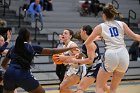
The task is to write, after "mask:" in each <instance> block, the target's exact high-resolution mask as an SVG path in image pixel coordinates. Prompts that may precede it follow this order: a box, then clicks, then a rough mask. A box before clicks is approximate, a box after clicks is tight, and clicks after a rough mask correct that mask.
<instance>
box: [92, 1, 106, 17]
mask: <svg viewBox="0 0 140 93" xmlns="http://www.w3.org/2000/svg"><path fill="white" fill-rule="evenodd" d="M103 6H105V4H103V3H100V2H99V0H91V4H90V12H91V13H94V14H95V17H96V16H98V13H99V12H100V11H102V10H103Z"/></svg>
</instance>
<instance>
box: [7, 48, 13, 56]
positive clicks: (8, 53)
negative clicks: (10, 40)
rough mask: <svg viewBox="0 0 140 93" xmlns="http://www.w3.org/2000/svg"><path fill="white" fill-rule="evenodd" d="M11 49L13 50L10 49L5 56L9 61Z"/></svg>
mask: <svg viewBox="0 0 140 93" xmlns="http://www.w3.org/2000/svg"><path fill="white" fill-rule="evenodd" d="M12 49H13V47H11V48H10V49H9V50H8V52H7V54H6V57H7V58H9V59H11V51H12Z"/></svg>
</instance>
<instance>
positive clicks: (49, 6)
mask: <svg viewBox="0 0 140 93" xmlns="http://www.w3.org/2000/svg"><path fill="white" fill-rule="evenodd" d="M45 4H46V10H47V11H53V5H52V0H45Z"/></svg>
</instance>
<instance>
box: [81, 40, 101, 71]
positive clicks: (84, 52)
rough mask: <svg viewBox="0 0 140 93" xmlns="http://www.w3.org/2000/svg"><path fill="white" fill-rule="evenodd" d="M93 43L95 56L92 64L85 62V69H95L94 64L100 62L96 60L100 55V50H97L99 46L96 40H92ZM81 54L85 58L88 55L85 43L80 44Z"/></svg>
mask: <svg viewBox="0 0 140 93" xmlns="http://www.w3.org/2000/svg"><path fill="white" fill-rule="evenodd" d="M94 43H95V45H96V47H97V48H96V50H95V53H96V57H95V58H94V60H93V64H87V65H86V66H87V70H91V69H93V68H94V69H95V68H96V65H97V64H98V63H100V62H98V61H99V60H100V59H101V55H100V51H99V46H98V44H97V43H96V42H94ZM82 54H83V55H84V56H85V57H86V58H87V57H88V55H87V48H86V46H85V44H84V45H83V46H82Z"/></svg>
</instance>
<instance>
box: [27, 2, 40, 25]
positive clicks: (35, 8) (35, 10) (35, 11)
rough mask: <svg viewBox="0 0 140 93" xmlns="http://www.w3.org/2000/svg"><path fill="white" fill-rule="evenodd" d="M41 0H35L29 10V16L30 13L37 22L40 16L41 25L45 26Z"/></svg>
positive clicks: (33, 20)
mask: <svg viewBox="0 0 140 93" xmlns="http://www.w3.org/2000/svg"><path fill="white" fill-rule="evenodd" d="M39 3H40V0H35V2H32V3H31V4H30V6H29V8H28V10H27V16H28V15H30V16H31V19H32V22H35V19H36V17H39V21H40V22H41V25H42V26H43V16H42V8H41V5H40V4H39Z"/></svg>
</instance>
